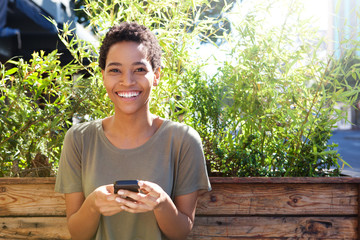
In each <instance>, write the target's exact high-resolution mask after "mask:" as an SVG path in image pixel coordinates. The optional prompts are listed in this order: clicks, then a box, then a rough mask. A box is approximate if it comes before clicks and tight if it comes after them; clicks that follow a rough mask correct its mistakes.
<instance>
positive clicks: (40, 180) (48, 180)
mask: <svg viewBox="0 0 360 240" xmlns="http://www.w3.org/2000/svg"><path fill="white" fill-rule="evenodd" d="M5 184H55V177H12V178H11V177H7V178H0V185H5Z"/></svg>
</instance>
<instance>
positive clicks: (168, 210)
mask: <svg viewBox="0 0 360 240" xmlns="http://www.w3.org/2000/svg"><path fill="white" fill-rule="evenodd" d="M139 185H140V188H141V190H142V192H144V194H141V193H133V192H130V191H125V190H121V191H119V192H118V194H119V195H123V196H128V197H130V198H132V199H134V200H135V201H128V200H126V199H124V198H121V197H118V201H119V202H120V203H122V204H123V206H122V207H121V208H122V209H124V210H125V211H128V212H132V213H139V212H147V211H154V214H155V217H156V220H157V223H158V225H159V227H160V229H161V231H162V232H163V233H164V234H165V235H166V236H167V237H168V238H169V239H185V238H186V236H187V235H188V234H189V233H190V231H191V229H192V227H193V223H194V218H195V209H196V202H197V197H198V192H197V191H195V192H193V193H190V194H186V195H181V196H178V197H175V200H174V202H173V201H172V200H171V198H170V197H169V195H168V194H167V193H166V192H165V191H164V190H163V189H162V188H161V187H160V186H158V185H157V184H155V183H151V182H146V181H140V182H139Z"/></svg>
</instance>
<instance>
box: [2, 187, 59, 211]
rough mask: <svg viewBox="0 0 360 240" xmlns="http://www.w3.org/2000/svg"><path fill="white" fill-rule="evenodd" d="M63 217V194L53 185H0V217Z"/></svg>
mask: <svg viewBox="0 0 360 240" xmlns="http://www.w3.org/2000/svg"><path fill="white" fill-rule="evenodd" d="M59 215H60V216H65V200H64V194H60V193H56V192H54V184H22V185H20V184H15V185H10V184H9V185H0V216H59Z"/></svg>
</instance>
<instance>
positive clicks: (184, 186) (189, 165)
mask: <svg viewBox="0 0 360 240" xmlns="http://www.w3.org/2000/svg"><path fill="white" fill-rule="evenodd" d="M197 190H208V191H210V190H211V185H210V181H209V177H208V174H207V169H206V163H205V157H204V152H203V148H202V143H201V138H200V136H199V134H198V133H197V132H196V131H195V130H194V129H193V128H191V127H189V129H188V132H187V133H186V135H185V136H184V139H183V143H182V147H181V150H180V161H179V169H178V177H177V183H176V186H175V196H179V195H185V194H189V193H192V192H195V191H197Z"/></svg>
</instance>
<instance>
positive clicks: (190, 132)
mask: <svg viewBox="0 0 360 240" xmlns="http://www.w3.org/2000/svg"><path fill="white" fill-rule="evenodd" d="M163 124H165V129H166V130H167V131H170V132H171V133H172V134H173V135H175V136H177V137H180V136H183V137H185V138H195V139H198V138H200V136H199V134H198V132H197V131H196V130H195V129H194V128H193V127H191V126H189V125H187V124H185V123H180V122H175V121H172V120H165V121H164V123H163Z"/></svg>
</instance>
